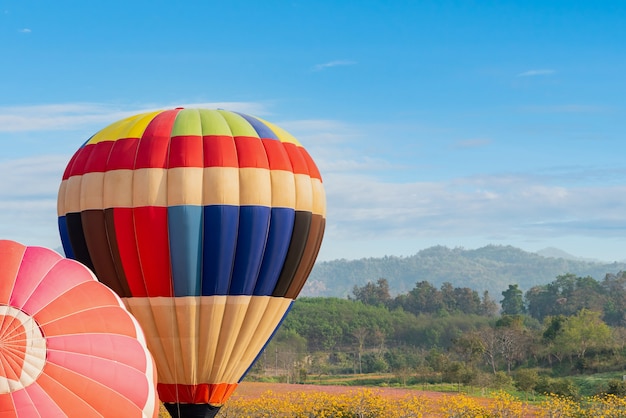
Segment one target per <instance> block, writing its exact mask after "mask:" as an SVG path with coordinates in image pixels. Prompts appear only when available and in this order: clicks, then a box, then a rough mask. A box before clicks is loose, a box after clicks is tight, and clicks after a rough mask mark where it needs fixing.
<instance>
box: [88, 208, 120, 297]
mask: <svg viewBox="0 0 626 418" xmlns="http://www.w3.org/2000/svg"><path fill="white" fill-rule="evenodd" d="M81 219H82V223H83V232H84V234H85V242H86V243H87V249H88V250H89V256H90V258H91V261H92V262H93V266H94V272H95V273H96V277H97V278H98V280H99V281H100V282H102V283H104V284H105V285H107V286H108V287H110V288H111V289H112V290H113V291H114V292H115V293H117V294H118V295H124V294H125V292H124V291H125V290H126V291H128V286H125V285H124V284H123V283H124V282H123V281H121V280H120V278H119V277H118V275H117V272H116V269H115V264H114V262H113V256H112V254H111V250H110V246H109V237H108V235H107V228H106V220H105V213H104V211H103V210H101V209H88V210H84V211H82V212H81ZM125 288H126V289H125Z"/></svg>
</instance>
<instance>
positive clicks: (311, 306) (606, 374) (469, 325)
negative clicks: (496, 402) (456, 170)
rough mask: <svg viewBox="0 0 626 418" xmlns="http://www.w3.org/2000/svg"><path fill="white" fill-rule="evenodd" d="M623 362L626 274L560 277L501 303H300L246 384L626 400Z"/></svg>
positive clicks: (381, 294) (425, 294) (381, 287)
mask: <svg viewBox="0 0 626 418" xmlns="http://www.w3.org/2000/svg"><path fill="white" fill-rule="evenodd" d="M625 360H626V273H622V272H620V273H617V274H607V275H606V276H605V277H604V279H602V280H596V279H594V278H592V277H590V276H585V277H580V276H576V275H574V274H564V275H559V276H557V277H556V278H555V279H554V280H553V281H551V282H549V283H547V284H545V285H536V286H533V287H531V288H530V289H528V290H527V291H525V292H524V291H523V290H521V289H520V288H519V286H518V285H517V284H510V285H508V288H507V289H505V290H503V291H502V292H500V294H498V295H491V294H490V293H489V292H488V291H484V292H482V293H479V292H477V291H475V290H472V289H470V288H467V287H454V286H453V285H452V284H451V283H448V282H444V283H443V284H442V285H441V286H439V287H436V286H435V285H433V284H431V283H429V282H428V281H419V282H417V283H416V284H415V286H414V287H413V289H411V290H409V291H408V292H406V293H401V294H398V295H396V296H392V294H391V293H390V290H389V283H388V281H387V279H385V278H380V279H378V280H377V281H375V282H368V283H366V284H365V285H363V286H356V285H355V286H354V287H353V289H352V292H351V295H350V296H349V297H348V298H335V297H305V298H300V299H298V300H296V302H295V303H294V305H293V308H292V309H291V311H290V313H289V315H287V317H286V319H285V321H284V322H283V324H282V325H281V327H280V328H279V330H278V331H277V333H276V335H275V337H274V338H273V340H272V341H271V343H270V344H269V345H268V347H267V348H266V350H265V351H264V353H263V354H262V355H261V357H260V358H259V360H258V361H257V363H256V364H255V366H254V368H253V369H252V370H251V373H250V374H249V376H248V378H250V379H263V378H274V379H276V378H278V379H284V380H286V381H290V382H295V383H305V382H309V383H315V381H316V380H320V379H322V378H323V377H325V376H337V375H342V376H350V375H351V376H353V377H354V379H352V380H351V381H353V382H354V381H358V379H357V377H361V378H364V377H366V376H371V377H372V378H371V379H369V380H367V381H368V382H370V383H374V384H386V385H398V386H407V385H419V384H426V383H429V384H431V383H432V384H435V383H451V384H456V385H459V386H461V385H463V386H473V387H478V388H515V389H517V390H519V391H521V392H525V393H527V394H530V393H533V394H541V393H553V394H559V395H564V396H574V397H575V396H583V395H584V396H589V395H594V394H598V393H613V394H619V395H626V383H624V382H623V380H622V375H623V374H626V372H624V368H625V367H624V365H625ZM375 376H378V378H374V377H375ZM362 381H363V382H365V381H366V380H362Z"/></svg>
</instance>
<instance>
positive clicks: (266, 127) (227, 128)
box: [85, 108, 300, 146]
mask: <svg viewBox="0 0 626 418" xmlns="http://www.w3.org/2000/svg"><path fill="white" fill-rule="evenodd" d="M157 115H159V116H160V117H162V118H164V119H167V120H168V121H169V120H170V118H172V117H173V118H174V123H173V126H172V132H171V136H172V137H174V136H188V135H193V136H207V135H216V136H222V135H225V136H233V137H237V136H246V137H256V138H266V139H276V140H279V141H281V142H289V143H292V144H295V145H298V146H300V143H299V142H298V140H297V139H296V138H294V137H293V135H291V134H290V133H289V132H287V131H285V130H284V129H282V128H280V127H278V126H276V125H274V124H272V123H270V122H267V121H265V120H263V119H260V118H257V117H255V116H250V115H246V114H243V113H237V112H231V111H227V110H222V109H199V108H190V109H185V108H176V109H171V110H157V111H152V112H147V113H142V114H139V115H134V116H130V117H128V118H126V119H122V120H120V121H118V122H115V123H113V124H111V125H109V126H107V127H106V128H104V129H102V130H101V131H99V132H98V133H96V134H95V135H93V136H92V137H91V138H89V140H88V141H87V142H86V143H85V145H87V144H96V143H98V142H102V141H111V140H117V139H119V138H141V137H142V136H143V135H144V133H145V131H146V129H147V128H148V126H149V125H150V123H151V122H152V121H153V119H154V118H155V117H156V116H157Z"/></svg>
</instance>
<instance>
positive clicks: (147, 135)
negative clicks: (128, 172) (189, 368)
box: [134, 110, 178, 169]
mask: <svg viewBox="0 0 626 418" xmlns="http://www.w3.org/2000/svg"><path fill="white" fill-rule="evenodd" d="M177 114H178V110H166V111H164V112H161V113H159V114H157V115H156V116H155V117H154V119H152V120H151V121H150V123H149V124H148V126H147V127H146V130H145V131H144V132H143V135H142V136H141V139H140V140H139V148H138V149H137V159H136V160H135V167H134V168H135V169H137V168H167V155H168V151H169V144H170V134H171V133H172V126H174V121H175V120H176V115H177Z"/></svg>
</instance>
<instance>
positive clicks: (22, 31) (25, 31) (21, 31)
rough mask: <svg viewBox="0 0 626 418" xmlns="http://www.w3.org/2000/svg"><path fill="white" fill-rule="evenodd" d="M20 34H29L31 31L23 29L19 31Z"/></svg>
mask: <svg viewBox="0 0 626 418" xmlns="http://www.w3.org/2000/svg"><path fill="white" fill-rule="evenodd" d="M19 32H20V33H31V32H32V30H30V29H29V28H23V29H20V30H19Z"/></svg>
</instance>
